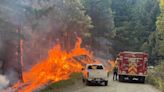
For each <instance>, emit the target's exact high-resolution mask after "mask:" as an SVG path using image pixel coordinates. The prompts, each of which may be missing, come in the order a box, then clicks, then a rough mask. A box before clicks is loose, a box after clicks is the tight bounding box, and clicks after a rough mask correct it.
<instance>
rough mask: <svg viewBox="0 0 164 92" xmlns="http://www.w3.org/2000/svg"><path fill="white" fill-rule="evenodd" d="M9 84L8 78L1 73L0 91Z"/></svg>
mask: <svg viewBox="0 0 164 92" xmlns="http://www.w3.org/2000/svg"><path fill="white" fill-rule="evenodd" d="M8 85H9V80H7V78H6V77H5V76H3V75H0V91H2V90H3V89H4V88H6V87H7V86H8Z"/></svg>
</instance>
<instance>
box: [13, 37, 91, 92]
mask: <svg viewBox="0 0 164 92" xmlns="http://www.w3.org/2000/svg"><path fill="white" fill-rule="evenodd" d="M81 43H82V40H81V39H80V38H77V42H76V44H75V48H74V49H73V50H72V51H70V52H66V51H63V50H62V49H61V46H60V44H57V45H55V46H54V48H52V49H51V50H50V51H49V52H48V57H47V59H45V60H42V61H40V63H38V64H36V65H35V66H33V67H32V68H31V69H30V70H29V71H27V72H24V73H23V80H24V83H21V82H17V83H16V84H15V85H14V86H13V87H14V88H15V89H16V90H18V92H32V91H33V90H35V89H36V88H38V87H40V86H42V85H45V84H47V83H48V82H57V81H60V80H66V79H68V78H69V76H70V74H72V73H74V72H81V69H82V67H83V66H82V64H81V63H92V62H93V61H91V60H89V61H87V62H86V61H85V62H79V61H76V60H72V59H73V57H76V56H80V55H87V56H89V57H92V54H91V53H90V52H89V51H88V50H86V49H84V48H81V46H80V45H81ZM83 61H84V60H83Z"/></svg>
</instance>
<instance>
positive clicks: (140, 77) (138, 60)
mask: <svg viewBox="0 0 164 92" xmlns="http://www.w3.org/2000/svg"><path fill="white" fill-rule="evenodd" d="M117 63H118V75H119V81H139V82H142V83H144V82H145V77H146V76H147V65H148V64H147V63H148V54H147V53H144V52H129V51H123V52H120V53H119V54H118V57H117Z"/></svg>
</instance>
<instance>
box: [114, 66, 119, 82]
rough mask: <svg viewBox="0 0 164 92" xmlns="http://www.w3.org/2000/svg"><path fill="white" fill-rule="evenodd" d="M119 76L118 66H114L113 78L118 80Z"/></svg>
mask: <svg viewBox="0 0 164 92" xmlns="http://www.w3.org/2000/svg"><path fill="white" fill-rule="evenodd" d="M117 76H118V66H117V65H116V66H114V68H113V80H117Z"/></svg>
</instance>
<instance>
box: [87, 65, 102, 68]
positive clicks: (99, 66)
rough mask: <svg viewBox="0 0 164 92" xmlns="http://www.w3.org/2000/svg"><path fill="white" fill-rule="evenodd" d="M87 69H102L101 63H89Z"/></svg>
mask: <svg viewBox="0 0 164 92" xmlns="http://www.w3.org/2000/svg"><path fill="white" fill-rule="evenodd" d="M88 69H103V66H102V65H90V66H88Z"/></svg>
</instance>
